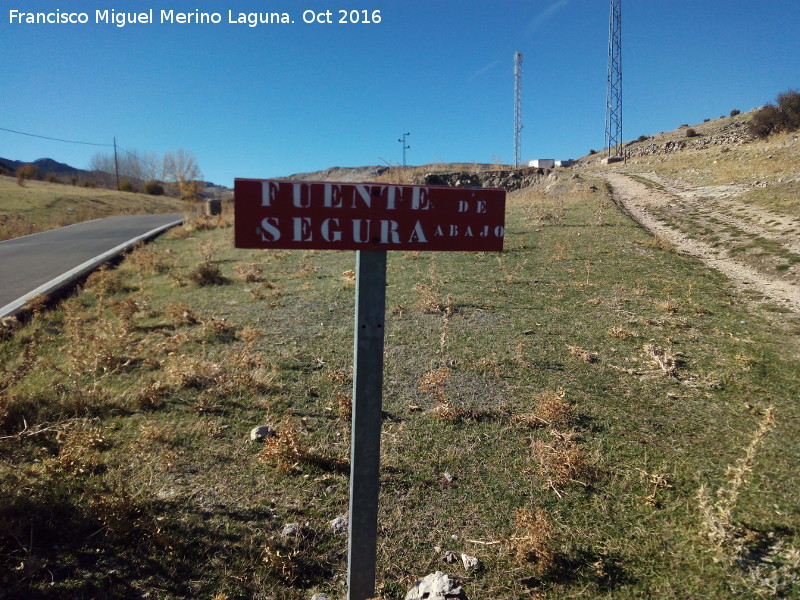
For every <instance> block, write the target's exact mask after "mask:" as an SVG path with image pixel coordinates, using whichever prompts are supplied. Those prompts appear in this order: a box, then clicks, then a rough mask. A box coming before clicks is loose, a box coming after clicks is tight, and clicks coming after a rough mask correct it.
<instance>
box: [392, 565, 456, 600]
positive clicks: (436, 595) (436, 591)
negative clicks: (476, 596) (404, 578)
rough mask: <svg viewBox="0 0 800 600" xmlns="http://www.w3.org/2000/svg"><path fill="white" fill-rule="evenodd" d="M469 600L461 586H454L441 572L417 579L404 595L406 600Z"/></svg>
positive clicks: (453, 582)
mask: <svg viewBox="0 0 800 600" xmlns="http://www.w3.org/2000/svg"><path fill="white" fill-rule="evenodd" d="M446 598H456V599H457V600H469V599H468V598H467V595H466V594H465V593H464V590H463V589H461V586H458V585H456V583H455V581H453V580H452V579H450V577H448V576H447V575H445V574H444V573H442V572H441V571H436V572H435V573H431V574H430V575H426V576H425V577H423V578H422V579H419V580H418V581H417V582H416V583H415V584H414V585H413V586H412V587H411V589H410V590H408V593H407V594H406V600H445V599H446Z"/></svg>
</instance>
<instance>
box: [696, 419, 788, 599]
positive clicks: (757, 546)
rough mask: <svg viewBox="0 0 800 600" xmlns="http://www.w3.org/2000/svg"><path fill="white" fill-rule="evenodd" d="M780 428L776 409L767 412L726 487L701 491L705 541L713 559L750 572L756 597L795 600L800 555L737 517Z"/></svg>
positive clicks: (699, 498) (750, 580)
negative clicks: (760, 456)
mask: <svg viewBox="0 0 800 600" xmlns="http://www.w3.org/2000/svg"><path fill="white" fill-rule="evenodd" d="M774 427H775V410H774V408H773V407H770V408H767V409H766V410H765V411H764V414H763V416H762V418H761V421H760V422H759V424H758V427H757V429H756V431H755V433H754V434H753V437H752V438H751V440H750V443H749V444H748V445H747V447H746V448H745V450H744V455H743V456H742V457H741V458H739V460H737V461H736V463H735V464H733V465H731V466H730V467H728V471H727V477H728V482H727V484H726V485H724V486H722V487H721V488H719V489H718V490H717V491H716V493H715V494H714V496H716V499H714V498H713V497H712V494H711V493H709V491H708V490H707V489H706V487H705V485H701V486H700V489H699V490H698V492H697V499H698V506H699V508H700V515H701V517H702V520H701V523H700V537H701V538H702V539H703V540H704V541H705V542H706V543H707V544H708V546H709V548H710V550H711V551H712V552H713V553H714V560H715V561H717V562H721V563H725V564H728V565H730V566H732V567H738V568H739V569H741V570H743V571H745V573H746V576H747V579H748V581H749V584H750V586H751V588H752V590H753V592H754V594H755V596H756V597H759V598H762V597H775V598H784V597H787V598H788V597H790V594H791V592H792V591H793V590H794V591H796V590H797V589H798V588H800V550H798V549H797V548H794V547H792V546H789V545H788V544H787V543H786V542H785V541H783V540H781V539H779V538H778V537H777V536H776V535H775V533H773V532H768V533H766V534H765V533H763V532H757V531H754V530H751V529H749V528H748V527H746V526H744V525H738V524H736V523H735V522H734V518H733V512H734V510H735V507H736V502H737V500H738V498H739V493H740V491H741V489H742V488H743V487H744V486H745V485H746V484H747V482H748V480H749V477H750V474H751V473H752V472H753V463H754V462H755V455H756V452H757V451H758V448H759V447H760V446H761V445H762V444H763V443H764V439H765V437H766V436H767V434H768V433H769V432H770V431H771V430H772V429H773V428H774Z"/></svg>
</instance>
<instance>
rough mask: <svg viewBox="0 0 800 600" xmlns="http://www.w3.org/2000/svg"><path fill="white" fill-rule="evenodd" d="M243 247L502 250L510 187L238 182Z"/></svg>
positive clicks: (238, 224) (239, 234) (238, 227)
mask: <svg viewBox="0 0 800 600" xmlns="http://www.w3.org/2000/svg"><path fill="white" fill-rule="evenodd" d="M236 185H237V197H236V211H237V213H236V230H235V231H236V243H237V244H240V245H239V246H237V247H284V248H317V247H318V248H323V249H361V248H364V247H369V248H372V249H386V250H409V249H420V250H425V249H428V250H432V251H437V250H450V249H453V250H492V251H494V250H502V247H503V236H504V235H505V229H504V226H503V216H504V210H503V209H504V204H505V196H504V193H503V192H502V190H471V189H462V190H454V189H448V188H444V187H442V186H411V185H394V184H382V183H380V184H377V183H376V184H373V183H358V184H349V183H336V182H307V181H283V180H237V184H236Z"/></svg>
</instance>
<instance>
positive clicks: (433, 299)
mask: <svg viewBox="0 0 800 600" xmlns="http://www.w3.org/2000/svg"><path fill="white" fill-rule="evenodd" d="M443 283H444V282H443V281H442V280H441V278H440V277H439V274H438V273H437V272H436V262H435V261H434V260H433V259H431V263H430V266H429V267H428V282H427V283H422V282H419V283H417V284H416V285H414V291H415V292H417V293H419V296H420V297H419V300H418V301H417V309H418V310H419V311H420V312H423V313H440V312H442V311H444V310H445V306H444V305H443V304H442V302H441V296H442V291H441V290H442V286H443Z"/></svg>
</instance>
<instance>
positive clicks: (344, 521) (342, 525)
mask: <svg viewBox="0 0 800 600" xmlns="http://www.w3.org/2000/svg"><path fill="white" fill-rule="evenodd" d="M330 526H331V530H333V533H335V534H337V535H340V534H342V533H347V529H348V528H349V526H350V521H349V519H348V518H347V516H345V515H340V516H338V517H336V518H335V519H334V520H333V521H331V522H330Z"/></svg>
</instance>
